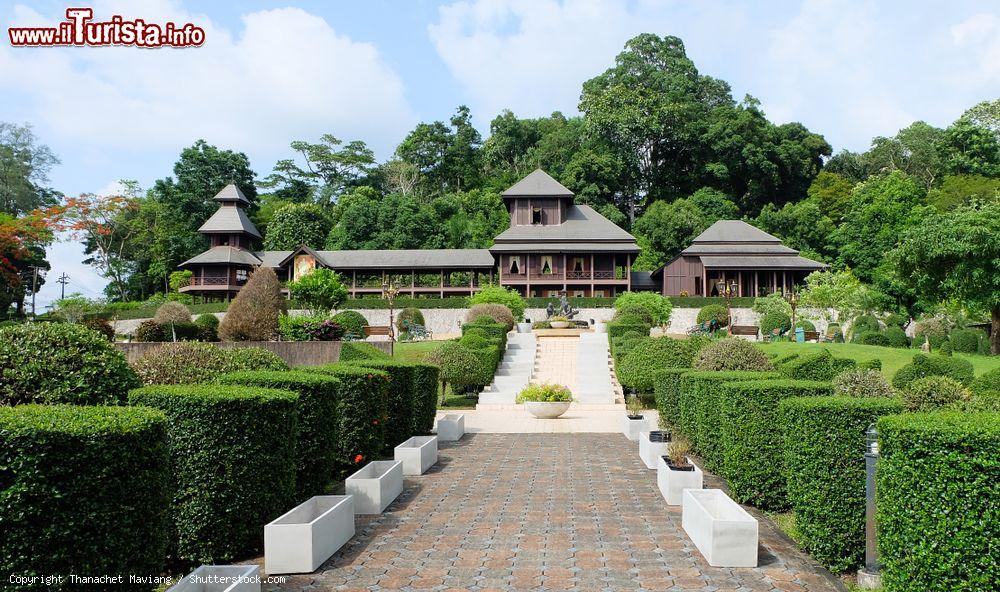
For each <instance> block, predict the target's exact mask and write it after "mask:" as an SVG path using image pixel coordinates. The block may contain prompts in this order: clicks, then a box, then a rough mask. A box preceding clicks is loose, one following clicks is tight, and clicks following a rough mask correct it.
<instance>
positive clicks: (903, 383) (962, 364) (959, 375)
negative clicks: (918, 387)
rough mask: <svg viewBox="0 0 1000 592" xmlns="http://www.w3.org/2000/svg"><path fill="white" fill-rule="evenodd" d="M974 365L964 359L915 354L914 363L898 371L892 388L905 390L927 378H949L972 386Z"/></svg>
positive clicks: (893, 378) (894, 376) (893, 379)
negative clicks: (917, 381) (914, 382)
mask: <svg viewBox="0 0 1000 592" xmlns="http://www.w3.org/2000/svg"><path fill="white" fill-rule="evenodd" d="M975 374H976V373H975V370H974V369H973V368H972V363H971V362H969V361H968V360H963V359H962V358H952V357H948V356H928V355H924V354H915V355H914V356H913V361H912V362H910V363H909V364H907V365H905V366H903V367H902V368H900V369H899V370H897V371H896V374H895V375H893V377H892V386H893V387H895V388H896V389H897V390H903V389H905V388H907V387H908V386H910V384H911V383H912V382H913V381H915V380H919V379H921V378H926V377H927V376H947V377H948V378H951V379H952V380H955V381H958V382H960V383H962V384H964V385H965V386H969V385H971V384H972V381H973V379H974V378H975Z"/></svg>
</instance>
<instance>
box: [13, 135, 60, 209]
mask: <svg viewBox="0 0 1000 592" xmlns="http://www.w3.org/2000/svg"><path fill="white" fill-rule="evenodd" d="M57 164H59V159H58V158H56V156H55V155H54V154H52V151H51V150H49V147H48V146H46V145H44V144H38V143H37V141H36V140H35V135H34V133H33V132H32V131H31V126H30V125H23V126H21V125H16V124H12V123H5V122H2V121H0V213H7V214H10V215H11V216H13V217H15V218H16V217H18V216H20V215H22V214H26V213H28V212H30V211H32V210H35V209H38V208H42V207H47V206H53V205H55V204H56V202H57V201H58V197H59V195H58V194H57V193H56V192H55V191H54V190H52V189H50V188H48V187H46V185H47V184H48V182H49V177H48V174H49V171H50V170H51V169H52V166H53V165H57Z"/></svg>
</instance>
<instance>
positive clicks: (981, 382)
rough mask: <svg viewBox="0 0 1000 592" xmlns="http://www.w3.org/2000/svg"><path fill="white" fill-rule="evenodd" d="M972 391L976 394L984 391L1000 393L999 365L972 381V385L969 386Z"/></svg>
mask: <svg viewBox="0 0 1000 592" xmlns="http://www.w3.org/2000/svg"><path fill="white" fill-rule="evenodd" d="M970 389H971V390H972V392H974V393H976V394H981V393H986V392H990V391H993V392H998V393H1000V367H997V368H994V369H992V370H990V371H989V372H986V373H984V374H981V375H980V376H979V377H977V378H976V379H975V380H973V381H972V386H971V387H970Z"/></svg>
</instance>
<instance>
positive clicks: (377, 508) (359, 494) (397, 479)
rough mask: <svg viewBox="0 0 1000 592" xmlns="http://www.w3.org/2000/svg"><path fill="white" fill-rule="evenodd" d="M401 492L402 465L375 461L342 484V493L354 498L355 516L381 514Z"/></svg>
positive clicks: (391, 461)
mask: <svg viewBox="0 0 1000 592" xmlns="http://www.w3.org/2000/svg"><path fill="white" fill-rule="evenodd" d="M402 491H403V463H401V462H399V461H398V460H376V461H372V462H370V463H368V464H367V465H365V466H364V467H362V468H361V469H360V470H359V471H358V472H356V473H354V474H353V475H351V476H350V477H348V478H347V481H345V482H344V493H346V494H347V495H351V496H354V513H355V514H381V513H382V511H383V510H385V509H386V508H387V507H388V506H389V504H391V503H392V500H394V499H396V498H397V497H398V496H399V494H400V493H401V492H402Z"/></svg>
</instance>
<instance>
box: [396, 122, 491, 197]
mask: <svg viewBox="0 0 1000 592" xmlns="http://www.w3.org/2000/svg"><path fill="white" fill-rule="evenodd" d="M481 146H482V137H481V136H480V135H479V132H478V131H477V130H476V128H475V127H474V126H473V125H472V117H471V114H470V111H469V108H468V107H466V106H465V105H461V106H459V107H458V109H456V110H455V114H454V115H453V116H452V117H451V119H450V120H449V123H448V124H446V123H444V122H443V121H435V122H432V123H419V124H417V126H416V127H415V128H414V129H413V131H411V132H410V133H409V134H407V135H406V137H405V138H403V141H402V142H401V143H400V144H399V146H398V147H397V148H396V157H397V158H398V159H399V160H400V161H402V162H404V163H407V164H409V165H411V166H412V167H415V168H416V170H417V171H418V172H419V177H420V179H421V181H420V185H419V186H420V192H421V193H422V194H424V195H442V194H444V193H447V192H449V191H452V192H453V191H463V190H466V189H472V188H475V187H476V186H477V185H478V184H479V182H480V176H481V174H482V156H481Z"/></svg>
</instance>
